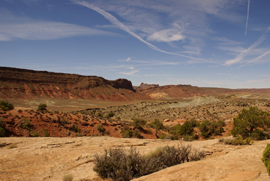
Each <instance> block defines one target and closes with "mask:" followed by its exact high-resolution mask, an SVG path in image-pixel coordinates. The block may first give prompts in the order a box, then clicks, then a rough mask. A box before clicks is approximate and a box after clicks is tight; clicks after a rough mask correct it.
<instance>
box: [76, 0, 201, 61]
mask: <svg viewBox="0 0 270 181" xmlns="http://www.w3.org/2000/svg"><path fill="white" fill-rule="evenodd" d="M71 1H72V2H74V3H76V4H79V5H82V6H85V7H87V8H89V9H92V10H94V11H96V12H97V13H99V14H101V15H102V16H104V17H105V18H106V19H107V20H108V21H110V22H111V23H112V24H114V25H116V26H118V27H119V28H120V29H122V30H123V31H125V32H127V33H129V34H130V35H131V36H133V37H135V38H136V39H138V40H139V41H141V42H143V43H144V44H146V45H148V46H149V47H150V48H152V49H153V50H156V51H158V52H162V53H166V54H171V55H176V56H181V57H186V58H191V59H198V58H195V57H191V56H187V55H182V54H178V53H173V52H168V51H165V50H162V49H159V48H158V47H156V46H155V45H153V44H151V43H149V42H147V41H145V40H144V39H143V38H141V37H140V36H139V35H137V34H136V33H134V32H133V31H131V30H130V29H129V28H128V27H127V26H125V25H124V24H123V23H121V22H120V21H119V20H118V19H117V18H115V17H114V16H113V15H111V14H110V13H108V12H106V11H104V10H102V9H100V8H98V7H96V6H94V5H93V4H90V3H88V2H85V1H78V0H71Z"/></svg>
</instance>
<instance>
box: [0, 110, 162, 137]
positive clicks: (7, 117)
mask: <svg viewBox="0 0 270 181" xmlns="http://www.w3.org/2000/svg"><path fill="white" fill-rule="evenodd" d="M104 116H105V115H104ZM0 119H1V121H3V122H5V123H6V126H5V129H6V131H7V136H19V137H21V136H24V137H25V136H30V137H31V136H32V137H33V136H45V135H44V134H45V133H44V132H45V130H46V131H47V133H48V134H49V135H47V136H51V137H76V136H102V135H107V136H113V137H118V138H119V137H122V132H123V129H124V127H127V128H129V129H131V130H134V127H133V126H132V124H131V122H127V121H125V122H124V121H119V120H116V119H110V118H100V117H98V116H92V115H84V114H80V113H74V114H73V113H65V112H59V111H44V112H42V111H36V110H31V109H13V110H11V111H6V112H3V111H0ZM98 127H102V129H103V131H100V130H99V129H98ZM147 130H149V131H147ZM138 131H139V133H140V135H141V136H143V138H148V139H155V138H157V137H156V134H155V130H154V129H151V128H142V129H138Z"/></svg>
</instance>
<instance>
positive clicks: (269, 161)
mask: <svg viewBox="0 0 270 181" xmlns="http://www.w3.org/2000/svg"><path fill="white" fill-rule="evenodd" d="M262 161H263V163H264V165H265V166H266V168H267V173H268V175H270V144H269V143H268V144H267V146H266V148H265V150H264V151H263V154H262Z"/></svg>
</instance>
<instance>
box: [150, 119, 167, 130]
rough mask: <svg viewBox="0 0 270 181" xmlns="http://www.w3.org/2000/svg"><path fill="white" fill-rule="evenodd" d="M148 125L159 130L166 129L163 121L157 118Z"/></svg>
mask: <svg viewBox="0 0 270 181" xmlns="http://www.w3.org/2000/svg"><path fill="white" fill-rule="evenodd" d="M148 126H150V127H151V128H154V129H157V130H163V129H164V125H163V123H162V122H161V121H159V120H158V119H155V121H153V122H151V123H149V124H148Z"/></svg>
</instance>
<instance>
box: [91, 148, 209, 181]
mask: <svg viewBox="0 0 270 181" xmlns="http://www.w3.org/2000/svg"><path fill="white" fill-rule="evenodd" d="M204 156H205V154H204V152H203V151H200V150H197V149H192V147H191V145H183V144H180V145H178V146H165V147H162V148H157V149H156V150H155V151H153V152H150V153H149V154H146V155H141V154H140V153H139V152H138V151H137V150H136V149H135V148H134V147H131V148H130V150H129V151H126V150H124V149H120V148H115V149H109V150H105V152H104V154H100V155H95V160H94V164H95V166H94V171H95V172H97V173H98V175H99V176H100V177H101V178H111V179H113V180H117V181H128V180H131V179H133V178H137V177H141V176H143V175H147V174H150V173H153V172H156V171H159V170H161V169H164V168H166V167H170V166H173V165H176V164H181V163H184V162H188V161H196V160H200V159H201V158H203V157H204Z"/></svg>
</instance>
